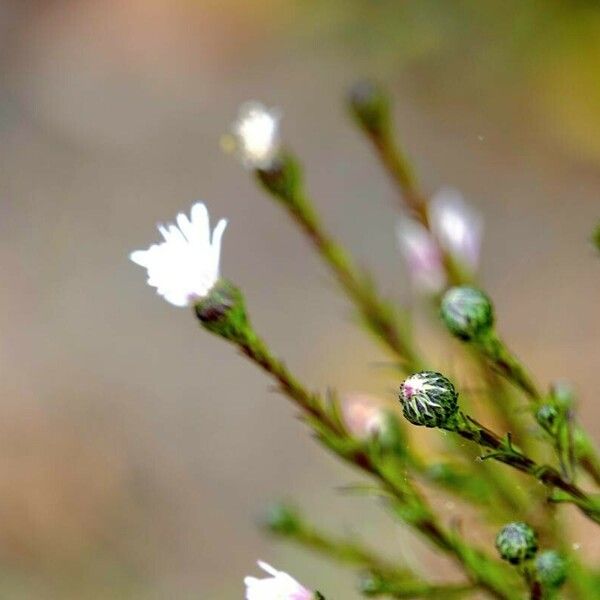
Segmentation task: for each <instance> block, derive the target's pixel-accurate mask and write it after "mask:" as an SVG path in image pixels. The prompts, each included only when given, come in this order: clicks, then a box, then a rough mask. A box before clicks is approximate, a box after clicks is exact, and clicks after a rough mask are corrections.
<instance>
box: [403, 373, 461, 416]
mask: <svg viewBox="0 0 600 600" xmlns="http://www.w3.org/2000/svg"><path fill="white" fill-rule="evenodd" d="M399 396H400V402H401V403H402V412H403V413H404V416H405V417H406V419H407V420H408V421H410V422H411V423H412V424H413V425H423V426H425V427H444V425H446V424H447V423H448V421H449V419H450V418H451V417H453V416H454V415H455V414H456V413H457V411H458V394H457V392H456V390H455V389H454V386H453V385H452V382H451V381H450V380H449V379H447V378H446V377H444V376H443V375H442V374H441V373H436V372H434V371H423V372H421V373H415V374H414V375H411V376H410V377H409V378H408V379H406V380H405V381H404V383H403V384H402V385H401V387H400V394H399Z"/></svg>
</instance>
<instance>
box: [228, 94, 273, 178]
mask: <svg viewBox="0 0 600 600" xmlns="http://www.w3.org/2000/svg"><path fill="white" fill-rule="evenodd" d="M280 119H281V114H280V112H279V110H277V109H274V108H271V109H268V108H267V107H266V106H264V105H263V104H261V103H260V102H247V103H246V104H243V105H242V106H241V107H240V111H239V114H238V118H237V121H236V122H235V123H234V124H233V134H234V136H235V140H236V147H237V151H238V153H239V155H240V158H241V160H242V162H243V164H244V165H245V166H246V167H248V168H249V169H268V168H269V167H270V166H271V164H272V163H273V160H274V158H275V156H276V155H277V152H278V151H279V121H280Z"/></svg>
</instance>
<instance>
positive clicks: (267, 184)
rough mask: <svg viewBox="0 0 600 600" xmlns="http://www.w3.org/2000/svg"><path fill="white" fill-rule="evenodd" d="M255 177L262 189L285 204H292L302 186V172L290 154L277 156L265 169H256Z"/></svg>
mask: <svg viewBox="0 0 600 600" xmlns="http://www.w3.org/2000/svg"><path fill="white" fill-rule="evenodd" d="M256 177H257V178H258V181H259V182H260V183H261V184H262V185H263V187H264V188H265V189H266V190H267V191H268V192H270V193H271V194H273V195H274V196H276V197H277V198H279V199H280V200H284V201H285V202H290V203H294V202H295V201H296V200H297V198H298V194H299V192H300V189H301V186H302V170H301V168H300V165H299V164H298V162H297V161H296V159H295V158H294V157H293V156H291V155H290V154H279V155H278V156H276V157H275V158H274V159H273V160H272V161H271V164H270V165H269V167H268V168H265V169H257V170H256Z"/></svg>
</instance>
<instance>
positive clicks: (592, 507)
mask: <svg viewBox="0 0 600 600" xmlns="http://www.w3.org/2000/svg"><path fill="white" fill-rule="evenodd" d="M400 402H401V403H402V410H403V413H404V416H405V417H406V419H407V420H408V421H410V422H411V423H413V424H414V425H420V426H425V427H437V428H439V429H445V430H446V431H452V432H454V433H457V434H458V435H460V436H461V437H463V438H465V439H467V440H469V441H472V442H475V443H476V444H478V445H479V446H481V447H483V448H486V449H488V450H491V451H492V452H491V453H489V454H487V455H485V456H483V457H482V458H486V459H488V458H493V459H494V460H497V461H499V462H502V463H504V464H507V465H509V466H511V467H513V468H514V469H516V470H518V471H521V472H523V473H526V474H528V475H530V476H532V477H534V478H535V479H537V480H538V481H540V482H541V483H543V484H544V485H545V486H547V487H548V488H549V489H551V490H553V489H554V488H557V489H559V490H561V491H562V492H564V493H565V496H563V497H561V498H560V501H564V502H571V503H573V504H575V505H576V506H577V507H578V508H579V509H580V510H581V511H582V512H583V513H584V514H585V515H586V516H587V517H588V518H590V519H591V520H592V521H594V522H596V523H599V524H600V505H598V504H597V503H596V502H594V501H593V500H592V499H591V498H590V497H589V496H588V495H587V494H586V493H585V492H583V491H582V490H581V489H580V488H579V487H578V486H577V485H575V484H574V483H571V482H570V481H568V480H566V479H565V478H564V477H563V476H562V475H561V474H560V473H559V472H558V471H557V470H556V469H555V468H554V467H552V466H550V465H540V464H538V463H536V462H535V461H534V460H532V459H531V458H529V457H528V456H526V455H524V454H523V453H522V452H521V451H520V450H518V449H517V448H516V447H515V446H513V444H512V439H511V436H510V434H507V435H506V436H505V437H500V436H499V435H498V434H496V433H494V432H493V431H492V430H490V429H488V428H487V427H484V426H483V425H481V424H480V423H478V422H477V421H476V420H475V419H473V418H472V417H470V416H468V415H465V414H464V413H463V412H462V411H460V410H459V407H458V393H457V392H456V390H455V388H454V386H453V385H452V382H451V381H450V380H448V379H447V378H446V377H444V376H443V375H441V374H440V373H435V372H430V371H426V372H422V373H416V374H415V375H412V376H411V377H409V378H408V379H406V380H405V381H404V383H403V384H402V386H401V388H400Z"/></svg>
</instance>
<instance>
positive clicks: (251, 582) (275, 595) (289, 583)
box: [244, 561, 313, 600]
mask: <svg viewBox="0 0 600 600" xmlns="http://www.w3.org/2000/svg"><path fill="white" fill-rule="evenodd" d="M258 566H259V567H260V568H261V569H262V570H263V571H265V572H266V573H268V574H269V577H265V578H264V579H258V578H256V577H246V578H245V579H244V584H245V586H246V600H312V598H313V593H312V592H311V591H310V590H307V589H306V588H305V587H303V586H302V585H300V584H299V583H298V582H297V581H296V580H295V579H294V578H293V577H291V576H290V575H288V574H287V573H285V572H284V571H278V570H277V569H274V568H273V567H272V566H271V565H268V564H267V563H265V562H261V561H259V562H258Z"/></svg>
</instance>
